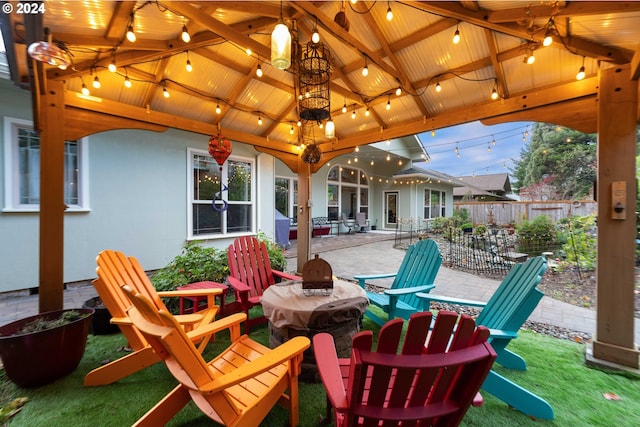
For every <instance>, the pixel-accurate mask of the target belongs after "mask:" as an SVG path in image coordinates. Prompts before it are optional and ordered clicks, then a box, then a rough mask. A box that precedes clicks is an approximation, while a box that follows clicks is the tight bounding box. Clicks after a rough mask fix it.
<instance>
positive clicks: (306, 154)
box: [302, 144, 322, 164]
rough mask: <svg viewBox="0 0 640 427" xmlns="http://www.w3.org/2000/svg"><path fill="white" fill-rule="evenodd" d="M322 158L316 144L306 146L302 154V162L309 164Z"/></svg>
mask: <svg viewBox="0 0 640 427" xmlns="http://www.w3.org/2000/svg"><path fill="white" fill-rule="evenodd" d="M321 158H322V151H320V148H318V146H317V145H316V144H310V145H307V146H306V147H305V149H304V151H303V152H302V161H303V162H305V163H309V164H315V163H318V162H319V161H320V159H321Z"/></svg>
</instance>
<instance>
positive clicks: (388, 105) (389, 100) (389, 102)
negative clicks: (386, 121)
mask: <svg viewBox="0 0 640 427" xmlns="http://www.w3.org/2000/svg"><path fill="white" fill-rule="evenodd" d="M389 110H391V97H388V98H387V111H389Z"/></svg>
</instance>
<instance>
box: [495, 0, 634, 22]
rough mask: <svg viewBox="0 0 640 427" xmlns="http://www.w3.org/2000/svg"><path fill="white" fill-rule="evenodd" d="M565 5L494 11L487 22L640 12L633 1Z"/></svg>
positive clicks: (584, 2) (586, 2)
mask: <svg viewBox="0 0 640 427" xmlns="http://www.w3.org/2000/svg"><path fill="white" fill-rule="evenodd" d="M564 3H565V6H562V5H559V6H558V7H557V8H554V7H553V6H552V5H532V6H529V5H527V6H523V7H516V8H512V9H502V10H494V11H491V12H489V13H488V14H487V20H488V21H489V22H492V23H494V24H503V23H507V22H518V21H521V20H523V19H524V18H525V17H526V16H527V15H528V16H532V17H533V16H536V17H539V18H547V19H548V18H549V17H550V16H551V15H552V14H554V15H555V16H557V17H562V16H572V17H575V16H588V15H606V14H609V13H624V12H633V11H640V3H638V2H633V1H631V2H629V1H627V2H622V1H582V2H568V3H567V2H564ZM527 11H528V12H527Z"/></svg>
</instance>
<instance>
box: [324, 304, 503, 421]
mask: <svg viewBox="0 0 640 427" xmlns="http://www.w3.org/2000/svg"><path fill="white" fill-rule="evenodd" d="M432 319H433V315H432V313H430V312H422V313H416V314H413V315H412V316H411V318H410V320H409V326H408V329H407V334H406V338H405V341H404V344H403V345H402V347H400V338H401V333H402V327H403V323H404V322H403V320H402V319H394V320H390V321H389V322H387V323H386V324H384V325H383V327H382V329H380V334H379V337H378V344H377V348H376V350H375V351H374V350H373V349H372V344H373V334H372V332H371V331H363V332H360V333H358V334H357V335H356V336H354V338H353V347H352V352H351V358H344V359H338V357H337V355H336V352H335V346H334V343H333V337H332V336H331V335H329V334H325V333H322V334H318V335H316V336H314V338H313V349H314V354H315V358H316V362H317V364H318V371H319V373H320V378H321V379H322V383H323V384H324V387H325V390H326V392H327V400H328V403H330V406H331V407H333V412H334V418H335V426H336V427H347V426H349V427H351V426H379V425H384V426H388V427H390V426H400V425H416V423H417V422H420V424H419V425H429V426H457V425H458V424H459V423H460V421H461V420H462V418H463V417H464V415H465V414H466V412H467V409H468V408H469V406H471V405H472V404H476V405H479V404H481V403H482V400H481V396H480V395H479V394H478V390H479V389H480V386H481V385H482V382H483V381H484V379H485V378H486V376H487V374H488V373H489V370H490V369H491V366H492V365H493V361H494V360H495V358H496V353H495V352H494V351H493V348H492V347H491V345H490V344H489V343H488V342H487V339H488V337H489V330H488V329H487V328H485V327H483V326H479V327H477V328H476V325H475V321H474V320H473V319H472V318H471V317H469V316H467V315H462V316H458V314H456V313H453V312H444V311H441V312H440V313H439V315H438V317H437V320H436V322H435V325H434V328H433V331H432V332H431V334H429V326H430V325H431V321H432ZM425 343H426V344H425ZM399 350H400V351H399ZM398 353H400V354H398ZM327 415H328V416H330V415H331V414H330V412H329V405H328V406H327Z"/></svg>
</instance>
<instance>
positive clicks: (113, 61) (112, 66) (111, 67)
mask: <svg viewBox="0 0 640 427" xmlns="http://www.w3.org/2000/svg"><path fill="white" fill-rule="evenodd" d="M107 69H108V70H109V71H111V72H112V73H115V72H116V71H117V70H118V67H116V55H115V54H114V55H113V58H111V62H110V63H109V65H108V66H107Z"/></svg>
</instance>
